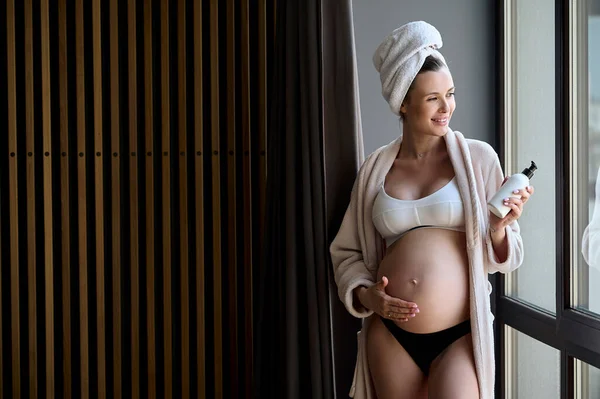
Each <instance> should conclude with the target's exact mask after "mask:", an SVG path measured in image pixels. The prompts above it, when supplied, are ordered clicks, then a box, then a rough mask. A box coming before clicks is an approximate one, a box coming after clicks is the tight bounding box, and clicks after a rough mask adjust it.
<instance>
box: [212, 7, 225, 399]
mask: <svg viewBox="0 0 600 399" xmlns="http://www.w3.org/2000/svg"><path fill="white" fill-rule="evenodd" d="M219 39H220V38H219V5H218V3H217V2H216V1H211V2H210V53H209V54H210V83H211V86H210V99H211V102H210V105H211V106H210V109H211V126H210V128H211V150H212V151H211V152H212V157H211V172H212V173H211V175H212V179H211V180H212V212H211V216H212V241H213V245H212V269H213V270H212V274H213V298H212V299H213V309H212V312H213V320H212V324H213V340H214V344H213V345H212V348H213V351H214V352H213V370H214V390H215V392H214V395H215V398H217V399H220V398H222V397H223V297H222V294H223V292H222V288H223V286H222V284H223V283H222V272H223V271H222V252H221V250H222V248H221V230H222V226H221V165H220V163H221V160H220V157H219V154H221V156H223V154H222V153H221V151H220V150H221V148H220V144H221V140H220V135H221V123H220V122H221V121H220V119H221V117H220V115H219V112H220V103H219V101H220V98H219V97H220V96H219V94H220V93H221V92H222V91H221V87H220V84H219V83H220V82H219V70H220V67H221V65H220V54H219Z"/></svg>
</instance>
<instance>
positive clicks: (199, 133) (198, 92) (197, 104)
mask: <svg viewBox="0 0 600 399" xmlns="http://www.w3.org/2000/svg"><path fill="white" fill-rule="evenodd" d="M193 13H194V29H193V32H194V36H193V37H194V39H193V41H194V154H196V156H195V157H194V177H195V179H194V183H195V192H194V203H195V205H196V220H195V226H194V227H195V228H194V233H195V235H196V242H195V244H196V262H195V267H196V347H197V348H198V349H197V353H196V357H197V369H198V373H197V381H198V393H199V396H200V397H202V398H204V397H205V395H206V391H205V389H206V367H207V364H206V350H205V348H206V333H205V329H206V324H207V323H206V312H205V303H206V301H205V298H204V295H205V290H204V283H205V277H204V276H205V267H204V260H205V259H206V258H205V254H204V251H205V246H204V181H205V180H204V159H205V158H206V156H208V157H210V151H209V152H208V155H207V153H206V150H204V123H205V122H204V115H203V111H204V97H205V93H204V84H203V82H202V79H203V78H204V73H203V71H204V68H203V65H202V59H203V57H202V55H203V54H204V46H203V43H202V41H203V39H204V37H203V32H204V29H203V27H204V26H205V24H204V22H203V19H202V17H203V15H202V4H201V2H199V1H197V2H195V3H194V8H193Z"/></svg>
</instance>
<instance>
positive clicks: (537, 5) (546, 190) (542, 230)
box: [507, 0, 556, 312]
mask: <svg viewBox="0 0 600 399" xmlns="http://www.w3.org/2000/svg"><path fill="white" fill-rule="evenodd" d="M554 3H555V2H554V1H553V0H532V1H519V2H515V6H516V10H515V13H516V15H515V16H516V30H513V32H515V34H516V37H515V40H514V43H515V46H516V49H515V51H513V54H514V57H515V60H514V61H515V62H514V64H513V65H515V67H516V70H515V71H514V74H515V80H514V81H515V87H513V88H512V89H511V92H512V93H513V101H514V102H515V107H514V110H515V112H514V116H513V118H512V119H514V120H512V121H509V123H511V124H512V126H513V132H512V137H513V144H512V151H511V153H512V155H513V156H512V161H511V170H510V171H509V173H516V172H521V171H522V170H523V169H524V168H526V167H528V166H529V165H530V164H531V161H535V163H536V164H537V165H538V167H539V169H538V170H537V171H536V172H535V175H534V176H533V178H532V180H531V184H532V185H533V186H534V187H535V191H536V194H535V195H534V196H533V197H532V198H531V200H530V201H529V202H528V203H527V206H526V208H525V211H524V212H523V215H522V217H521V218H520V219H519V224H520V226H521V235H522V237H523V245H524V250H525V259H524V263H523V265H522V266H521V267H520V268H519V269H517V271H516V272H514V273H511V275H510V277H509V279H508V280H507V281H508V283H509V284H508V288H509V289H508V292H507V294H508V295H511V296H514V297H517V298H519V299H521V300H523V301H525V302H529V303H532V304H534V305H537V306H539V307H541V308H544V309H546V310H548V311H550V312H554V311H555V308H556V298H555V292H556V277H555V276H556V250H555V248H556V245H555V242H556V241H555V231H556V228H555V227H556V223H555V219H556V218H555V213H556V201H555V192H556V190H555V179H556V176H555V161H554V158H555V157H554V154H555V139H554V137H555V123H554V117H555V95H554V93H555V87H554V86H555V79H556V77H555V68H554V64H555V51H554V48H555V32H554V12H555V4H554Z"/></svg>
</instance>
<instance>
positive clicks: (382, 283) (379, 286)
mask: <svg viewBox="0 0 600 399" xmlns="http://www.w3.org/2000/svg"><path fill="white" fill-rule="evenodd" d="M375 285H376V287H375V288H376V289H377V290H379V291H384V292H385V287H387V285H388V279H387V277H385V276H383V277H381V280H379V281H378V282H377V284H375Z"/></svg>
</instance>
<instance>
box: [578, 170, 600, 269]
mask: <svg viewBox="0 0 600 399" xmlns="http://www.w3.org/2000/svg"><path fill="white" fill-rule="evenodd" d="M581 253H582V254H583V258H584V259H585V261H586V263H587V264H588V265H590V266H591V267H594V268H596V269H598V270H600V169H598V177H597V178H596V204H595V207H594V214H593V215H592V220H591V221H590V224H589V225H588V226H587V227H586V228H585V231H584V232H583V237H582V243H581Z"/></svg>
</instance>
